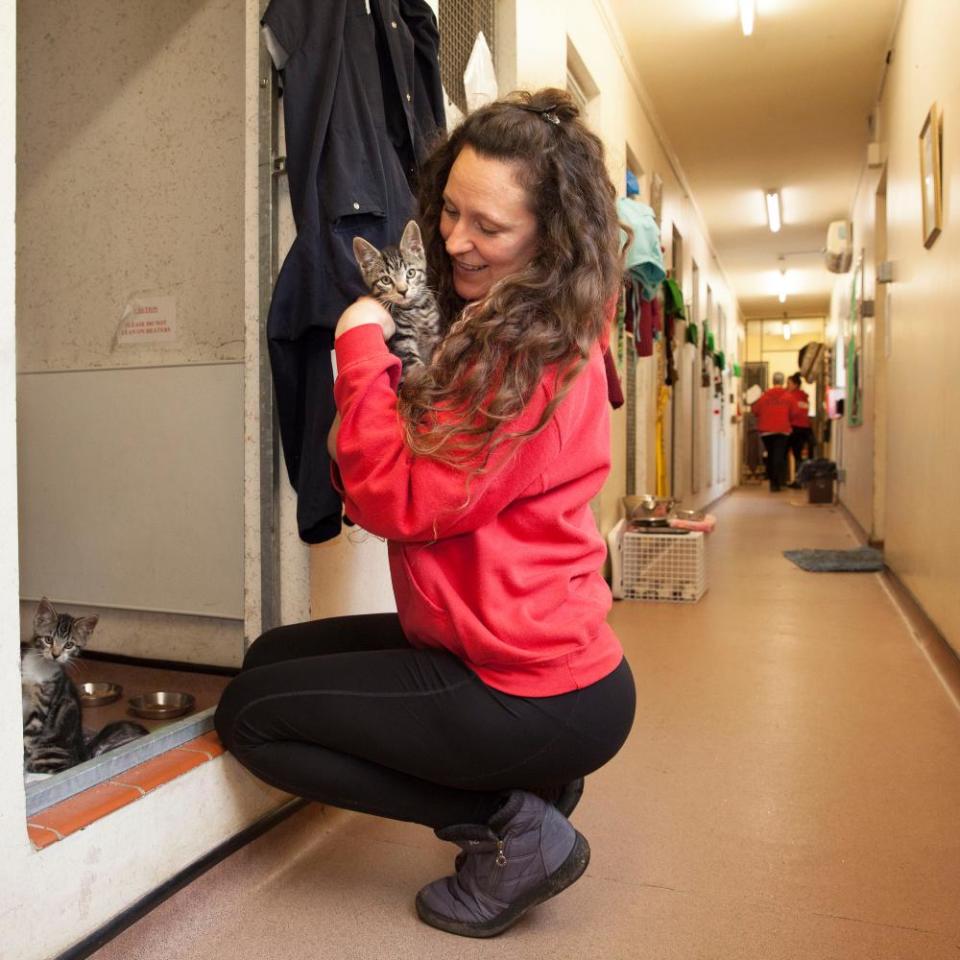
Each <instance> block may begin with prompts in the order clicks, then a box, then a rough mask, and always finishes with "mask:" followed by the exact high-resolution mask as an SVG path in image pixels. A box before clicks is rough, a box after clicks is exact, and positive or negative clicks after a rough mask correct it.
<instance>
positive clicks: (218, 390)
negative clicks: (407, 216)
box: [17, 0, 245, 665]
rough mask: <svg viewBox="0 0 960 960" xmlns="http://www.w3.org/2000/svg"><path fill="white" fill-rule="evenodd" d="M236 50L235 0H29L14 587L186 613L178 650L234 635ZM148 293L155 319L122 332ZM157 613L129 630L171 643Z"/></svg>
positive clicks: (238, 490) (240, 49)
mask: <svg viewBox="0 0 960 960" xmlns="http://www.w3.org/2000/svg"><path fill="white" fill-rule="evenodd" d="M244 60H245V49H244V23H243V0H203V2H200V3H197V2H193V0H159V2H146V0H132V2H128V0H91V2H88V3H84V4H68V5H66V6H65V5H64V4H62V3H56V2H51V0H31V2H29V3H23V4H21V5H20V10H19V22H18V29H17V118H18V135H17V156H18V177H17V254H18V256H17V281H18V298H17V319H18V335H17V357H18V371H19V373H20V379H19V398H18V402H19V405H20V426H21V435H20V442H21V456H20V467H21V470H20V487H21V515H20V528H21V533H22V541H23V545H24V547H25V550H24V553H23V555H22V558H21V563H22V568H21V574H22V581H23V584H22V591H21V592H22V596H23V597H24V599H30V600H36V599H37V598H38V596H39V595H40V594H46V595H48V596H49V597H51V599H53V600H54V602H55V603H59V604H60V605H61V607H62V608H66V609H74V608H76V606H77V604H86V605H93V606H96V607H98V608H100V609H101V610H104V611H106V610H111V609H112V610H120V609H126V610H127V611H130V610H138V609H142V610H149V611H154V612H162V613H166V614H179V613H186V614H193V615H195V616H192V617H185V618H184V619H183V621H182V622H181V624H180V631H181V633H182V635H183V636H184V637H190V636H191V635H193V636H195V637H197V638H198V643H197V644H196V649H195V650H190V651H188V653H189V655H188V656H185V657H183V659H190V660H194V661H197V662H204V663H219V664H225V665H235V664H237V663H239V659H240V657H241V655H242V626H241V619H242V616H243V604H242V593H243V545H242V542H241V538H242V535H243V506H242V497H243V493H242V477H243V466H242V462H241V461H242V457H243V436H244V409H243V401H242V393H241V391H242V378H243V367H242V362H243V358H244V339H243V330H244V257H243V245H244V234H243V227H244V218H243V212H244V177H243V169H244V150H243V146H244V109H243V108H244V97H243V76H244ZM157 305H160V309H161V310H162V311H163V313H162V318H163V319H165V320H168V321H169V323H170V326H171V332H170V334H169V337H168V339H162V340H160V339H156V340H155V339H152V338H150V337H144V338H143V339H140V340H138V339H136V338H134V337H130V338H127V340H124V339H123V338H121V337H120V336H119V334H120V331H121V327H122V326H123V325H124V324H125V322H126V321H127V318H129V316H130V313H131V311H132V310H136V309H138V308H139V309H150V308H151V307H153V306H157ZM147 316H153V315H150V314H147ZM128 341H129V342H128ZM119 368H125V369H119ZM64 396H69V397H71V398H72V399H71V401H69V402H68V404H67V405H65V404H64ZM98 403H99V404H100V407H99V408H98V406H97V404H98ZM65 413H67V414H69V416H68V417H65ZM198 413H199V414H200V416H198ZM113 414H116V415H113ZM199 424H203V425H204V426H203V429H201V430H200V431H199V432H198V430H197V429H195V428H196V426H197V425H199ZM178 455H179V456H178ZM65 542H66V543H70V544H73V545H76V546H74V548H73V549H72V550H67V549H63V548H62V547H61V546H60V545H61V544H63V543H65ZM215 545H216V546H215ZM77 546H79V548H80V550H79V555H78V550H77ZM84 547H85V549H84ZM204 573H205V574H206V580H207V583H206V584H205V586H204V587H199V586H196V585H197V584H200V583H202V582H203V580H204V577H203V576H200V575H201V574H204ZM184 588H185V589H184ZM145 590H147V592H152V596H149V597H148V596H147V594H146V593H145ZM214 598H216V599H214ZM207 614H212V615H214V616H217V617H226V618H232V619H234V620H235V621H236V622H235V624H234V627H233V629H232V630H221V629H219V628H218V629H216V630H214V631H213V632H211V631H209V630H207V629H206V627H207V624H205V623H203V622H202V621H201V620H199V619H197V616H196V615H199V616H201V617H202V616H204V615H207ZM122 619H123V620H124V622H125V624H127V625H129V621H130V619H131V614H130V613H129V612H128V613H126V614H124V615H123V616H122ZM155 620H156V618H154V617H152V616H147V615H144V616H143V618H142V620H141V622H138V623H134V624H133V626H134V632H135V634H136V637H137V640H136V644H135V648H134V647H132V648H131V649H130V650H129V651H124V652H129V653H131V654H135V655H147V656H153V657H159V658H164V659H165V658H169V657H170V656H171V654H170V652H169V649H168V647H167V646H166V643H165V640H166V637H165V636H164V632H163V631H158V630H155V629H154V625H155ZM104 635H105V634H104ZM104 635H100V634H99V633H98V634H96V635H95V636H94V639H93V642H92V645H93V647H94V648H96V649H106V648H107V647H104V646H102V644H101V640H102V639H103V636H104ZM201 636H202V642H200V638H201Z"/></svg>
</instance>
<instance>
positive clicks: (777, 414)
mask: <svg viewBox="0 0 960 960" xmlns="http://www.w3.org/2000/svg"><path fill="white" fill-rule="evenodd" d="M792 407H793V398H792V397H791V396H790V392H789V391H788V390H785V389H784V388H783V387H771V388H770V389H769V390H767V391H765V392H764V394H763V396H761V397H760V399H759V400H757V402H756V403H755V404H754V405H753V406H752V407H751V409H752V410H753V413H754V416H755V417H756V418H757V432H758V433H786V434H789V433H790V431H791V429H792V428H791V426H790V410H791V409H792Z"/></svg>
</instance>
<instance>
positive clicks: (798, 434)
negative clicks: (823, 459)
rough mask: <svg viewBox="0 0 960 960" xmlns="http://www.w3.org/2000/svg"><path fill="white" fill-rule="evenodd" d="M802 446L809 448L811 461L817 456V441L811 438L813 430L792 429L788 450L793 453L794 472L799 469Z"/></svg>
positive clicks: (808, 428) (803, 428)
mask: <svg viewBox="0 0 960 960" xmlns="http://www.w3.org/2000/svg"><path fill="white" fill-rule="evenodd" d="M804 445H806V446H807V447H808V448H809V456H810V459H811V460H812V459H813V458H814V457H815V456H816V455H817V441H816V439H815V438H814V436H813V430H812V429H811V428H810V427H794V428H793V432H792V433H791V434H790V449H791V450H792V451H793V464H794V469H795V470H799V469H800V463H801V462H802V460H803V448H804Z"/></svg>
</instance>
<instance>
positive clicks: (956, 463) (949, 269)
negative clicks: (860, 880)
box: [843, 0, 960, 650]
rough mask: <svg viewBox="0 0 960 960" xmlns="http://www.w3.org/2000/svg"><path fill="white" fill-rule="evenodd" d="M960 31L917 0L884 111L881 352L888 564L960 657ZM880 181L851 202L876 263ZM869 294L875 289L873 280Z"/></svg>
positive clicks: (905, 17) (861, 449)
mask: <svg viewBox="0 0 960 960" xmlns="http://www.w3.org/2000/svg"><path fill="white" fill-rule="evenodd" d="M958 31H960V6H958V5H957V4H954V3H946V4H943V3H926V2H923V0H905V3H904V7H903V12H902V18H901V21H900V25H899V27H898V30H897V34H896V37H895V39H894V45H893V47H894V53H893V60H892V63H891V65H890V69H889V73H888V75H887V78H886V82H885V84H884V87H883V93H882V99H881V101H880V105H879V139H880V143H881V149H882V153H883V157H884V159H885V161H886V165H887V237H886V242H887V257H888V258H889V259H890V260H892V261H893V263H894V271H895V272H894V277H895V280H894V283H892V284H891V285H890V287H889V291H888V295H889V298H890V299H889V300H888V301H887V302H886V304H885V305H886V307H887V311H886V314H887V316H886V319H887V321H888V323H889V331H887V330H886V329H880V330H878V329H876V328H875V329H874V332H873V353H874V356H875V357H876V356H882V357H883V358H884V359H885V361H886V364H885V369H883V367H882V365H881V366H880V367H876V366H875V370H874V374H876V373H877V372H878V371H879V374H880V384H881V387H882V385H883V383H884V382H885V384H886V392H885V400H886V411H887V413H886V419H887V428H886V431H885V435H884V436H882V437H880V438H878V440H877V443H876V448H877V449H878V450H880V452H881V459H880V462H879V463H878V464H877V469H878V471H882V473H880V474H879V476H880V477H881V479H882V481H883V483H885V490H886V497H885V513H886V519H885V523H884V525H883V527H882V528H881V532H882V536H883V540H884V543H885V550H886V557H887V562H888V563H889V564H890V566H891V567H892V568H893V570H894V571H895V572H896V573H897V575H898V576H899V577H900V578H901V580H902V581H903V582H904V583H905V584H906V586H907V587H908V589H909V590H910V591H911V592H912V593H913V594H914V596H915V597H916V598H917V600H918V601H919V602H920V603H921V605H922V606H923V607H924V609H925V610H926V612H927V614H928V615H929V616H930V617H931V618H932V619H933V621H934V622H935V623H936V625H937V627H938V628H939V629H940V630H941V631H942V632H943V633H944V634H945V636H946V637H947V639H948V640H949V641H950V643H951V644H952V645H953V646H954V648H955V649H957V650H960V593H958V591H957V589H956V582H957V572H956V570H957V564H956V543H957V540H958V539H960V516H958V515H957V513H956V511H955V510H953V509H952V504H953V503H954V502H955V500H956V493H955V490H956V477H957V473H958V471H960V441H958V439H957V429H956V425H955V423H954V417H953V416H952V401H953V398H954V397H955V395H956V390H957V358H958V357H960V326H958V324H957V322H956V305H957V302H958V300H960V272H958V271H957V269H956V264H957V262H958V261H960V231H958V223H960V217H958V215H960V192H958V191H957V190H956V189H955V185H956V183H957V178H958V176H960V150H958V147H957V138H956V130H957V117H960V66H958V63H957V58H956V50H955V47H956V43H955V41H954V39H953V38H955V37H956V36H957V33H958ZM934 102H937V103H938V104H939V106H940V108H941V110H942V112H943V117H944V121H943V123H944V139H943V183H944V200H943V215H944V229H943V233H942V234H941V235H940V237H939V238H938V239H937V241H936V243H935V244H934V246H933V247H932V248H931V249H929V250H927V249H925V248H924V246H923V242H922V237H921V232H922V231H921V222H922V221H921V206H920V171H919V159H918V154H919V151H918V146H917V143H918V136H919V134H920V129H921V127H922V125H923V122H924V119H925V117H926V115H927V111H928V110H929V109H930V106H931V104H933V103H934ZM880 173H881V171H879V170H876V171H874V170H867V171H866V172H865V175H864V178H863V180H862V182H861V185H860V188H859V192H858V194H857V196H856V197H855V199H854V201H853V203H852V205H851V210H852V215H853V217H854V220H855V225H854V236H855V237H858V238H859V239H857V240H856V243H857V247H858V248H859V247H860V246H861V245H866V246H867V248H868V258H867V264H868V266H870V265H871V260H872V257H871V256H870V252H869V251H870V250H871V248H872V240H871V238H872V237H873V235H874V222H873V221H874V217H873V210H874V199H873V198H874V197H875V195H876V190H877V184H878V179H879V175H880ZM848 289H849V286H848ZM867 289H868V291H874V290H875V285H874V284H873V281H872V274H871V275H869V276H868V279H867ZM888 351H889V355H887V353H888ZM865 399H866V403H867V412H868V414H869V411H870V408H871V406H872V405H873V404H872V403H871V399H870V397H869V395H868V396H867V397H866V398H865ZM874 402H875V400H874ZM875 412H876V408H874V413H875ZM861 429H862V428H861ZM853 434H854V431H852V430H847V431H846V432H845V435H844V438H843V442H844V458H845V460H846V461H847V462H848V463H849V464H850V465H851V466H852V465H853V464H855V463H856V464H865V463H866V462H868V461H869V459H870V454H869V452H868V451H869V448H870V447H871V445H872V440H871V439H870V437H869V434H868V433H865V434H863V439H862V440H860V438H855V437H854V436H853ZM884 448H885V453H884ZM863 469H864V470H866V466H864V467H863ZM883 483H881V487H882V486H883ZM843 495H844V497H845V498H847V499H848V501H849V503H850V505H851V509H853V510H855V512H856V514H857V516H858V519H859V520H860V522H861V524H862V525H863V526H865V527H866V528H867V529H868V530H869V529H870V524H869V522H868V523H864V520H867V521H870V520H871V519H872V518H871V516H870V511H869V506H868V500H867V499H866V498H865V497H864V496H862V495H858V493H857V491H855V490H853V488H852V487H850V485H849V483H848V486H847V489H845V490H844V493H843ZM875 514H876V510H875V509H874V515H875Z"/></svg>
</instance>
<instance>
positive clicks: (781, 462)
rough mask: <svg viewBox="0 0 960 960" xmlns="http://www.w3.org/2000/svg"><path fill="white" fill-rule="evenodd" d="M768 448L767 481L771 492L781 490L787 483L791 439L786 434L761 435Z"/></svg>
mask: <svg viewBox="0 0 960 960" xmlns="http://www.w3.org/2000/svg"><path fill="white" fill-rule="evenodd" d="M760 438H761V439H762V440H763V445H764V446H765V447H766V448H767V479H768V480H769V481H770V489H771V490H779V489H780V488H781V487H782V486H783V485H784V484H785V483H786V482H787V444H788V442H789V440H790V438H789V437H788V436H787V435H786V434H785V433H764V434H761V435H760Z"/></svg>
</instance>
